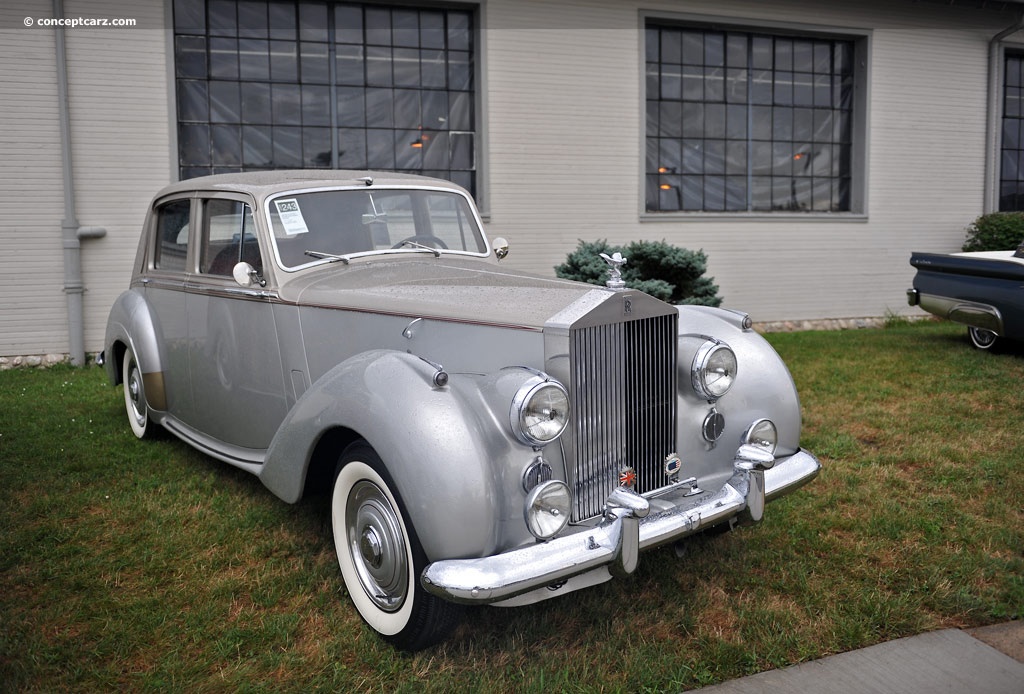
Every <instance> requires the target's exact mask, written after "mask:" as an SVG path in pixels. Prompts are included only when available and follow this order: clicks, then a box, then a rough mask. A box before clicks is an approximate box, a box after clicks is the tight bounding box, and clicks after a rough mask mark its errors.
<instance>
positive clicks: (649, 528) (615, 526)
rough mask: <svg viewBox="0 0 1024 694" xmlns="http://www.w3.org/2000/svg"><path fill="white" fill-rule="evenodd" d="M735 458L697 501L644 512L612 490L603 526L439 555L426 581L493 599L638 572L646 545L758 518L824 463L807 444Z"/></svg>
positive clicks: (443, 592) (456, 593)
mask: <svg viewBox="0 0 1024 694" xmlns="http://www.w3.org/2000/svg"><path fill="white" fill-rule="evenodd" d="M741 450H742V449H741ZM734 465H735V468H736V473H735V474H734V475H733V477H732V479H730V480H729V482H728V483H727V484H726V485H725V486H723V487H722V489H721V490H719V491H718V492H717V493H715V494H713V495H711V496H701V497H697V499H698V500H697V501H695V502H694V503H693V504H692V505H686V504H685V503H679V504H678V505H675V506H673V507H672V508H669V509H667V510H662V511H657V510H655V511H652V512H651V514H650V515H648V516H647V517H646V518H641V517H638V516H639V515H640V514H638V513H635V512H634V510H630V509H626V508H623V507H622V506H620V505H616V504H615V501H614V499H613V498H610V499H609V508H608V510H607V511H606V513H605V519H604V520H603V521H602V522H601V523H600V524H599V525H598V526H596V527H593V528H588V529H586V530H583V531H581V532H577V533H575V534H572V535H567V536H563V537H559V538H556V539H553V540H550V541H548V542H542V543H538V544H536V545H530V546H528V547H522V548H519V549H515V550H512V551H509V552H505V553H503V554H496V555H494V556H490V557H482V558H479V559H447V560H442V561H437V562H434V563H432V564H430V565H429V566H427V568H426V569H425V570H424V571H423V575H422V576H421V582H422V584H423V587H424V589H426V590H427V591H428V592H430V593H432V594H434V595H437V596H439V597H442V598H445V599H446V600H451V601H453V602H461V603H469V604H489V603H496V602H500V601H504V600H508V599H509V598H514V597H516V596H519V595H522V594H524V593H527V592H529V591H532V590H535V589H538V588H544V587H546V586H559V585H560V584H563V583H565V582H566V581H568V580H569V579H571V578H572V577H574V576H578V575H580V574H584V573H587V572H591V571H594V570H597V569H607V570H608V571H609V572H611V574H612V575H622V574H624V573H630V572H632V570H633V569H634V568H635V566H636V560H637V556H636V555H637V552H638V550H639V549H647V548H650V547H655V546H657V545H661V544H664V543H666V542H671V541H674V540H678V539H680V538H683V537H686V536H687V535H692V534H694V533H696V532H698V531H700V530H702V529H706V528H709V527H711V526H713V525H717V524H719V523H722V522H724V521H727V520H729V519H730V518H733V517H737V519H738V520H739V521H741V522H743V521H746V522H756V521H758V520H760V518H761V512H762V510H763V508H764V503H765V502H766V501H770V500H772V499H775V498H778V497H780V496H783V495H785V494H788V493H789V492H791V491H793V490H795V489H797V488H798V487H801V486H803V485H804V484H806V483H807V482H810V481H811V480H812V479H814V477H816V476H817V474H818V471H819V470H820V469H821V464H820V463H819V462H818V460H817V459H816V458H815V457H814V456H813V455H811V454H810V453H807V452H806V451H803V450H801V451H798V452H797V453H795V454H794V455H791V456H788V457H786V458H780V459H778V460H776V461H775V462H774V465H773V466H772V467H771V468H770V469H765V468H767V467H768V466H767V465H758V464H756V463H752V462H751V461H749V460H747V459H744V458H743V457H742V456H741V455H738V456H737V460H736V462H735V464H734ZM614 496H615V495H614V494H613V497H614ZM634 496H635V495H634ZM680 501H682V502H685V501H686V499H685V498H684V499H682V500H680ZM606 578H607V575H605V577H604V578H602V579H599V580H598V581H592V582H591V583H593V582H600V580H606ZM578 587H583V585H580V586H578ZM561 592H567V591H561ZM538 599H539V598H538Z"/></svg>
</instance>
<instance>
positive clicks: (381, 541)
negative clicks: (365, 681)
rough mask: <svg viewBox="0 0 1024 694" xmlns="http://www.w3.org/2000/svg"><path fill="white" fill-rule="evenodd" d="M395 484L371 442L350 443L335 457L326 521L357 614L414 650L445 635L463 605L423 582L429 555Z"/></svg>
mask: <svg viewBox="0 0 1024 694" xmlns="http://www.w3.org/2000/svg"><path fill="white" fill-rule="evenodd" d="M394 489H395V487H394V485H393V484H392V483H391V481H390V477H389V476H388V474H387V471H386V470H385V469H384V464H383V462H382V461H381V459H380V457H379V456H378V455H377V453H376V452H375V451H374V450H373V449H372V448H370V447H369V446H368V445H365V444H355V445H353V446H350V447H349V448H348V449H346V451H345V453H344V454H343V455H342V457H341V460H340V461H339V463H338V471H337V475H336V477H335V481H334V492H333V494H332V495H331V525H332V527H333V530H334V546H335V550H336V551H337V554H338V564H339V566H340V567H341V574H342V576H343V577H344V579H345V587H346V588H347V589H348V593H349V595H350V596H351V598H352V602H353V604H354V605H355V607H356V610H357V611H358V612H359V616H360V617H362V618H363V621H365V622H366V623H367V624H368V625H369V626H370V627H371V628H372V629H373V630H374V631H376V632H377V633H378V634H380V635H381V636H382V637H383V638H384V639H385V640H386V641H388V642H389V643H391V644H392V645H393V646H395V647H397V648H401V649H403V650H407V651H417V650H420V649H423V648H426V647H428V646H431V645H433V644H435V643H437V642H438V641H440V640H442V639H443V638H444V637H446V636H447V635H448V634H449V632H450V631H451V630H452V629H453V628H454V627H455V625H456V624H457V623H458V618H459V615H460V613H461V609H460V607H459V606H458V605H455V604H453V603H449V602H447V601H444V600H441V599H440V598H438V597H436V596H433V595H430V594H429V593H427V592H426V591H425V590H424V589H423V588H422V586H420V584H419V576H420V573H421V572H422V571H423V569H424V568H425V566H426V563H427V562H426V555H425V554H424V552H423V548H422V547H421V545H420V543H419V540H418V539H417V538H416V534H415V531H414V530H413V528H412V526H411V525H410V524H408V523H407V522H406V519H405V513H404V506H403V505H402V503H401V502H400V500H399V499H398V496H397V492H396V491H393V490H394Z"/></svg>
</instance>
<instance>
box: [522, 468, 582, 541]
mask: <svg viewBox="0 0 1024 694" xmlns="http://www.w3.org/2000/svg"><path fill="white" fill-rule="evenodd" d="M571 503H572V495H571V494H570V493H569V486H568V485H567V484H566V483H565V482H561V481H559V480H548V481H547V482H544V483H542V484H540V485H538V486H536V487H534V488H533V491H531V492H530V493H529V494H528V495H527V496H526V507H525V514H524V515H525V517H526V527H528V528H529V529H530V532H531V533H533V536H534V537H536V538H537V539H538V540H547V539H549V538H552V537H554V536H555V535H557V534H558V533H559V532H560V531H561V530H562V528H564V527H565V524H566V523H568V522H569V512H570V510H571V509H570V504H571Z"/></svg>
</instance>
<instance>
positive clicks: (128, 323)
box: [103, 289, 167, 411]
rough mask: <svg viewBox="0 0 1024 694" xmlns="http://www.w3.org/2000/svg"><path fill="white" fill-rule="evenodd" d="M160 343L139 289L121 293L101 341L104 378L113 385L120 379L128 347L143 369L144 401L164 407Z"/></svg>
mask: <svg viewBox="0 0 1024 694" xmlns="http://www.w3.org/2000/svg"><path fill="white" fill-rule="evenodd" d="M162 343H163V341H162V340H161V339H160V333H159V327H158V324H157V322H156V319H155V317H154V316H153V312H152V310H151V309H150V307H149V304H148V303H147V302H146V298H145V297H144V296H143V294H142V292H141V291H139V290H137V289H129V290H128V291H126V292H122V294H121V295H120V296H119V297H117V300H116V301H114V305H113V306H112V307H111V309H110V317H109V318H108V319H107V332H106V336H105V337H104V340H103V346H104V349H105V350H106V354H107V358H106V363H105V368H106V371H107V378H108V379H109V380H110V383H111V384H113V385H117V384H118V383H120V382H121V364H122V362H123V359H124V353H125V349H126V348H129V349H131V350H132V353H134V354H135V361H136V363H138V365H139V369H140V370H141V371H142V377H143V381H144V384H145V389H146V404H147V405H149V407H151V408H152V409H154V410H159V411H164V410H166V409H167V397H166V393H165V390H164V375H163V374H164V363H165V362H164V358H163V354H162V352H161V347H160V346H161V344H162Z"/></svg>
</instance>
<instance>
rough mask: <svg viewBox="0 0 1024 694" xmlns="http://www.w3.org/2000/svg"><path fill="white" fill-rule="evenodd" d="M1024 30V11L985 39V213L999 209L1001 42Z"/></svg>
mask: <svg viewBox="0 0 1024 694" xmlns="http://www.w3.org/2000/svg"><path fill="white" fill-rule="evenodd" d="M1021 29H1024V12H1022V13H1020V14H1018V15H1017V20H1016V21H1015V22H1014V23H1013V24H1011V25H1010V26H1008V27H1006V28H1005V29H1003V30H1002V31H1000V32H999V33H998V34H996V35H995V36H993V37H992V39H991V40H990V41H989V42H988V131H987V133H986V135H985V137H986V139H987V142H986V145H987V147H988V149H987V150H986V151H987V152H988V156H987V157H985V201H984V210H983V211H984V212H985V213H986V214H987V213H989V212H995V211H996V210H998V209H999V165H1000V161H1001V157H1000V156H999V143H1000V133H1001V132H1002V126H1001V123H1000V121H1001V120H1002V116H1003V108H1002V76H1003V61H1002V57H1003V55H1002V50H1000V49H1001V45H1000V44H1001V43H1002V41H1003V39H1005V38H1006V37H1007V36H1009V35H1010V34H1015V33H1017V32H1018V31H1020V30H1021Z"/></svg>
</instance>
